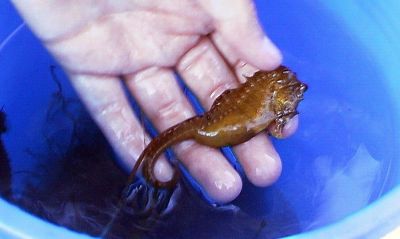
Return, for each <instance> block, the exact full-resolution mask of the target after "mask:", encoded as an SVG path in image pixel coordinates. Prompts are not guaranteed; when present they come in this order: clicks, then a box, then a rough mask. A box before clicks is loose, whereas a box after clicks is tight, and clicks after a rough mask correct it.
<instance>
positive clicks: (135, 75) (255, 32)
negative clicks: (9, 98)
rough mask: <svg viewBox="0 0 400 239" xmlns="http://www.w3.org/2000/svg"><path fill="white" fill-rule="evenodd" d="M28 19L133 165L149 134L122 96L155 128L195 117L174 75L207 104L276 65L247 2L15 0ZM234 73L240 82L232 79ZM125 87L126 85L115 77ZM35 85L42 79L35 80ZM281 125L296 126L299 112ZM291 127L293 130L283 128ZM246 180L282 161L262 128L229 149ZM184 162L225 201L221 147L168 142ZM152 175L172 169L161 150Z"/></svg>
mask: <svg viewBox="0 0 400 239" xmlns="http://www.w3.org/2000/svg"><path fill="white" fill-rule="evenodd" d="M12 3H13V4H14V5H15V7H16V8H17V10H18V11H19V12H20V14H21V16H22V17H23V18H24V20H25V22H26V24H27V25H28V26H29V27H30V29H31V30H32V31H33V32H34V33H35V35H36V36H37V37H38V38H39V39H40V40H41V41H42V42H43V44H44V46H45V47H46V48H47V49H48V50H49V52H50V53H51V54H53V56H55V59H57V61H58V62H59V63H60V64H61V65H62V66H63V68H64V70H65V71H66V73H67V74H68V76H69V78H70V80H71V83H72V85H73V86H74V87H75V90H76V92H77V93H78V95H79V96H80V98H81V100H82V101H83V103H84V104H85V105H86V107H87V109H88V111H89V113H90V115H91V116H92V118H93V119H94V120H95V122H96V124H97V125H98V126H99V128H100V129H101V130H102V132H103V133H104V135H105V136H106V138H107V139H108V141H109V142H110V144H111V145H112V147H113V149H114V150H115V152H116V153H117V154H118V155H119V158H120V159H121V160H120V163H121V165H122V166H123V167H124V168H125V169H126V170H127V171H130V170H131V169H132V167H133V165H134V164H135V162H136V160H137V159H138V158H139V156H140V154H141V152H142V151H143V150H144V148H145V145H146V143H148V142H150V137H149V136H148V135H147V134H145V133H144V130H143V128H142V124H141V122H140V120H138V119H136V118H135V116H134V113H133V111H132V108H131V106H130V104H129V101H128V100H127V97H126V95H125V93H128V94H130V95H131V96H133V97H134V98H135V99H136V101H137V102H138V103H139V104H140V106H141V108H142V110H143V111H144V113H145V114H146V115H147V116H148V118H149V119H150V120H151V121H152V123H153V124H154V126H155V127H156V128H157V130H159V131H160V132H162V131H164V130H166V129H168V128H169V127H171V126H172V125H175V124H177V123H179V122H182V121H183V120H186V119H188V118H191V117H193V116H194V115H195V112H194V111H193V109H192V107H191V105H190V103H189V102H188V100H187V99H186V97H185V95H184V94H183V93H182V91H181V90H180V87H179V85H178V84H177V82H176V80H175V78H174V71H175V72H177V73H179V75H180V76H181V77H182V79H183V80H184V82H185V83H186V85H187V86H188V87H189V88H190V89H191V90H192V91H193V92H194V93H195V94H196V96H197V98H198V99H199V100H200V102H201V104H202V105H203V107H204V108H205V109H209V108H210V107H211V105H212V102H214V100H215V99H216V97H217V96H218V95H220V94H221V93H222V92H223V91H225V90H226V89H229V88H235V87H237V86H238V85H239V84H240V83H241V82H240V79H241V80H244V78H243V77H242V75H247V76H250V75H252V73H254V72H255V71H257V70H272V69H274V68H276V67H277V66H279V65H280V64H281V54H280V52H279V50H278V49H277V48H276V47H275V46H274V45H273V44H272V42H271V41H270V40H269V39H268V38H267V36H266V35H265V34H264V32H263V31H262V28H261V27H260V25H259V23H258V21H257V16H256V11H255V8H254V4H253V3H252V1H249V0H219V1H215V0H196V1H194V0H168V1H165V0H121V1H115V0H96V1H94V0H63V1H54V0H12ZM238 79H239V80H238ZM122 81H123V82H124V83H126V85H127V86H128V91H124V89H123V87H122V86H121V85H122V84H121V82H122ZM32 84H41V82H40V79H32ZM291 122H292V123H290V124H287V125H286V126H285V128H284V130H283V132H284V136H288V135H290V134H291V133H293V132H294V131H295V129H296V125H297V119H296V117H294V118H293V120H291ZM290 125H291V126H290ZM233 150H234V152H235V154H236V155H237V156H238V158H239V161H240V163H241V165H242V166H243V169H244V172H245V174H246V176H247V178H248V179H249V180H250V182H252V183H253V184H254V185H257V186H268V185H270V184H272V183H273V182H274V181H275V180H276V179H277V178H278V177H279V175H280V172H281V161H280V158H279V155H278V153H277V152H276V151H275V149H274V147H273V146H272V144H271V142H270V141H269V140H268V139H267V137H265V135H262V134H259V135H257V136H255V137H254V138H252V139H251V140H249V141H246V142H245V143H243V144H240V145H237V146H235V147H233ZM174 151H175V153H176V155H177V157H178V158H179V160H181V163H182V164H183V165H184V166H185V167H186V168H187V169H188V171H189V172H190V174H191V175H192V176H193V177H194V178H195V179H196V181H197V182H199V184H200V185H201V186H202V188H203V189H204V192H206V193H207V194H208V195H209V197H210V198H212V199H214V200H215V201H216V202H220V203H226V202H229V201H231V200H233V199H234V198H236V197H237V195H238V194H239V193H240V191H241V189H242V180H241V178H240V176H239V174H238V173H237V172H236V171H235V169H234V168H233V167H232V166H231V165H230V164H229V162H227V160H226V159H225V158H224V156H223V155H222V154H221V153H220V151H219V150H216V149H214V148H210V147H206V146H202V145H200V144H198V143H195V142H193V141H186V142H184V143H180V144H177V145H175V146H174ZM154 173H155V176H156V177H157V178H158V179H159V180H161V181H168V180H169V179H170V178H171V177H172V175H173V168H172V167H171V166H170V165H169V164H168V162H167V161H166V159H165V157H164V156H163V155H161V157H160V159H159V160H157V163H156V165H155V172H154Z"/></svg>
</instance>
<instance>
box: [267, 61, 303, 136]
mask: <svg viewBox="0 0 400 239" xmlns="http://www.w3.org/2000/svg"><path fill="white" fill-rule="evenodd" d="M268 74H269V77H268V79H269V83H268V85H269V89H270V90H271V99H270V103H269V109H270V111H271V112H273V114H274V115H275V118H274V120H273V121H272V123H271V124H270V125H269V127H268V131H269V133H270V134H271V135H272V136H274V137H276V138H282V137H283V135H282V131H283V128H284V126H285V125H286V124H287V123H288V122H289V120H290V119H291V118H293V117H294V116H295V115H297V114H298V111H297V106H298V104H299V103H300V101H302V100H303V94H304V92H305V91H306V90H307V88H308V87H307V85H306V84H304V83H302V82H300V81H299V80H298V79H297V76H296V74H295V73H294V72H292V71H291V70H289V69H288V68H287V67H285V66H280V67H278V68H277V69H276V70H273V71H271V72H268Z"/></svg>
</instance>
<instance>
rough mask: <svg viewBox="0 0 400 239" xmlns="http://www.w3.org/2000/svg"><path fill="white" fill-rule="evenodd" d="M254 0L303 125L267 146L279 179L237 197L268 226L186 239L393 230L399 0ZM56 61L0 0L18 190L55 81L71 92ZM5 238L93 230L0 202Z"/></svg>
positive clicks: (32, 165) (63, 128)
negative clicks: (278, 165) (295, 88)
mask: <svg viewBox="0 0 400 239" xmlns="http://www.w3.org/2000/svg"><path fill="white" fill-rule="evenodd" d="M256 4H257V9H258V11H259V17H260V19H261V21H262V23H263V26H264V27H265V29H266V32H268V35H269V36H270V37H271V38H272V39H273V41H274V42H275V43H276V44H277V45H278V46H279V48H280V49H282V52H283V55H284V64H285V65H287V66H290V67H291V68H292V69H293V70H294V71H296V72H297V74H298V76H299V78H300V79H301V80H303V81H305V82H306V83H307V84H308V85H309V90H308V91H307V93H306V95H305V100H304V101H303V102H302V103H301V105H300V109H299V111H300V112H301V113H300V121H301V123H300V127H299V130H298V131H297V133H296V134H295V135H294V136H292V137H291V138H289V139H286V140H281V141H274V144H275V146H276V148H277V150H278V152H279V153H280V155H281V158H282V161H283V173H282V176H281V178H280V179H279V180H278V181H277V183H276V184H274V185H273V186H271V187H269V188H266V189H265V188H264V189H261V188H256V187H253V186H251V185H250V184H249V183H245V185H244V190H243V192H242V193H241V195H240V196H239V198H238V199H236V200H235V201H234V202H233V204H234V205H236V206H237V208H240V211H241V212H244V213H245V214H246V219H249V220H252V221H251V222H254V223H255V224H257V223H259V222H261V224H263V225H264V224H265V225H264V226H262V227H257V228H258V229H257V228H256V229H254V233H255V234H254V236H252V237H249V235H247V236H246V234H243V235H242V234H240V232H237V231H235V230H238V231H240V227H241V224H240V223H238V224H237V225H236V224H231V225H230V226H232V225H233V226H234V229H235V230H233V232H232V230H230V232H229V230H228V229H229V226H226V225H225V224H223V223H221V222H220V221H215V222H213V224H216V226H214V227H211V226H210V227H204V228H200V226H199V224H193V225H189V226H188V227H187V228H189V229H187V228H186V229H182V230H187V231H186V232H185V233H187V234H186V235H190V236H191V238H196V237H195V236H196V235H199V236H202V238H222V237H224V238H225V237H229V238H257V236H258V238H276V237H288V238H378V237H381V236H383V235H386V234H388V233H389V232H390V231H393V230H394V229H395V228H396V227H398V226H400V203H399V202H400V186H399V184H400V172H399V169H400V167H399V166H400V134H399V129H400V118H399V115H400V83H399V79H400V45H399V44H398V42H399V40H398V39H400V20H399V18H398V13H399V12H400V5H399V4H398V3H397V2H396V1H390V0H388V1H379V2H378V1H368V0H367V1H307V0H301V1H289V0H281V1H267V2H266V1H261V0H260V1H256ZM52 65H56V62H55V61H54V59H53V58H52V57H51V56H49V55H48V53H47V52H46V50H45V49H44V48H43V47H42V46H41V44H40V43H39V42H38V40H37V39H36V38H35V37H34V36H33V35H32V33H31V32H30V31H29V29H28V28H27V27H26V26H25V25H24V24H23V22H22V20H21V19H20V17H19V16H18V14H17V13H16V12H15V10H14V9H13V8H12V6H11V5H10V3H9V2H8V1H1V2H0V108H1V109H2V111H4V112H5V113H6V117H7V126H8V130H7V131H6V133H4V134H2V135H1V136H0V137H1V139H2V141H3V143H4V148H5V149H6V151H7V154H8V158H9V159H10V167H11V171H12V172H13V174H15V175H20V176H18V177H13V182H12V190H13V192H14V193H15V195H18V193H19V192H20V191H22V190H23V189H24V187H26V184H27V183H26V182H27V181H30V180H31V179H32V175H33V174H34V173H35V171H36V170H39V169H40V168H41V163H42V162H39V161H40V160H39V158H46V157H45V156H43V152H46V154H47V155H48V154H49V152H50V153H54V151H56V150H55V149H54V148H49V147H48V144H46V143H47V142H46V139H44V137H43V125H46V124H48V121H46V120H48V117H49V108H50V109H53V108H51V107H53V106H54V104H56V105H57V104H58V105H60V104H62V102H61V101H60V99H58V98H57V93H60V89H61V88H60V87H62V93H63V94H64V96H65V98H66V99H74V100H75V99H76V96H75V94H74V91H73V90H72V89H71V87H70V85H69V84H68V81H67V79H66V77H65V75H63V73H62V71H61V70H60V69H59V68H56V73H57V74H58V75H59V82H57V83H55V82H54V75H53V76H52V73H54V71H51V69H50V68H49V66H52ZM57 69H58V70H57ZM73 102H75V103H74V104H79V101H73ZM76 102H78V103H76ZM55 117H58V116H57V115H56V116H55ZM56 122H58V123H57V124H55V125H50V126H49V128H50V130H49V131H50V132H47V133H46V134H47V135H51V137H54V138H56V139H57V140H58V141H57V142H58V144H59V145H61V146H63V145H68V142H67V139H68V137H66V135H68V134H69V133H70V132H71V127H72V126H71V124H70V123H68V122H66V121H62V120H61V121H56ZM59 122H62V123H61V124H60V123H59ZM88 122H89V124H93V123H92V122H91V121H88ZM55 129H56V130H55ZM61 148H63V147H61ZM57 149H58V148H57ZM56 153H60V152H58V151H57V152H56ZM63 153H65V152H61V153H60V154H63ZM46 165H47V166H48V167H50V168H51V169H52V170H50V171H54V172H58V171H57V170H56V168H57V167H59V165H57V163H55V162H52V161H51V160H50V161H46ZM53 169H54V170H53ZM58 170H59V169H58ZM21 172H22V173H21ZM24 172H29V173H26V174H24ZM54 172H53V174H55V173H54ZM50 174H51V173H50ZM0 175H1V174H0ZM53 177H55V176H54V175H53ZM51 179H52V177H49V180H50V181H51ZM1 180H4V179H3V178H0V183H1V182H2V181H1ZM223 210H227V211H229V209H222V210H221V211H222V212H221V213H223ZM229 213H231V212H229ZM235 215H236V214H235ZM231 217H234V215H233V214H232V215H231ZM221 218H223V219H224V220H229V216H226V217H221ZM209 220H212V219H209ZM218 223H221V224H218ZM228 224H229V223H228ZM257 225H258V224H257ZM246 226H248V225H246ZM207 228H209V232H207V230H208V229H207ZM219 228H220V229H221V230H218V229H219ZM196 230H197V231H196ZM189 233H190V234H189ZM0 238H38V239H39V238H89V236H87V235H85V234H81V233H77V232H73V231H71V230H69V229H66V228H64V227H61V226H56V225H54V224H52V223H49V222H47V221H46V220H43V219H40V218H39V217H36V216H35V215H34V214H33V213H31V212H27V211H25V210H23V209H21V208H19V207H18V206H15V205H13V204H12V203H10V202H9V201H7V200H5V199H1V198H0ZM165 238H168V237H167V236H165Z"/></svg>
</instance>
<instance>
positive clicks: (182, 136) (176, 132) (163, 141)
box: [128, 116, 200, 188]
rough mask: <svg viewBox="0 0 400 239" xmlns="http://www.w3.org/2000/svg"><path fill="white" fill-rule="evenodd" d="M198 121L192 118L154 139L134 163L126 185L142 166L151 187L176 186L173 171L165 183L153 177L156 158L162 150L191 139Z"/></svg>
mask: <svg viewBox="0 0 400 239" xmlns="http://www.w3.org/2000/svg"><path fill="white" fill-rule="evenodd" d="M199 121H200V117H197V116H196V117H193V118H190V119H187V120H185V121H183V122H181V123H179V124H177V125H175V126H172V127H171V128H169V129H167V130H166V131H164V132H162V133H161V134H159V135H158V136H157V137H156V138H154V139H153V140H152V141H151V142H150V144H149V145H147V147H146V148H145V150H144V151H143V152H142V154H141V155H140V157H139V159H138V160H137V161H136V163H135V166H134V167H133V169H132V171H131V173H130V175H129V178H128V185H130V184H132V182H133V180H134V178H135V175H136V173H137V171H138V169H139V166H140V165H141V164H143V168H142V171H143V176H144V177H145V178H146V180H148V181H149V182H150V183H151V184H152V185H153V186H155V187H157V188H172V187H174V186H175V185H176V182H177V181H178V179H179V172H178V171H177V170H176V169H175V172H174V175H173V177H172V179H171V180H169V181H167V182H161V181H159V180H158V179H157V178H156V177H155V175H154V166H155V164H156V162H157V159H158V157H159V156H160V155H161V153H163V152H164V150H165V149H166V148H168V147H170V146H172V145H174V144H176V143H179V142H181V141H183V140H187V139H191V138H193V137H194V134H195V132H196V131H197V127H196V125H197V122H199Z"/></svg>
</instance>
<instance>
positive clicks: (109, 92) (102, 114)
mask: <svg viewBox="0 0 400 239" xmlns="http://www.w3.org/2000/svg"><path fill="white" fill-rule="evenodd" d="M70 79H71V82H72V84H73V86H74V87H75V89H76V91H77V93H78V94H79V96H80V98H81V100H82V101H83V103H84V104H85V105H86V107H87V109H88V110H89V113H90V115H91V116H92V117H93V119H94V120H95V122H96V123H97V125H98V126H99V127H100V129H101V130H102V132H103V133H104V135H105V136H106V138H107V140H108V141H109V143H110V144H111V145H112V147H113V149H114V150H115V152H116V153H117V154H118V155H119V156H120V157H121V159H122V166H123V167H124V168H126V169H128V170H131V169H132V167H133V165H134V163H135V162H136V160H137V158H138V157H139V155H140V154H141V152H142V151H143V149H144V146H145V145H144V142H149V137H148V136H147V135H146V134H145V133H144V130H143V129H142V127H141V124H140V122H139V121H138V120H137V119H136V118H135V116H134V113H133V112H132V109H131V107H130V105H129V102H128V101H127V99H126V97H125V94H124V91H123V88H122V86H121V82H120V81H119V79H118V78H116V77H111V76H94V75H75V74H72V75H70ZM155 172H156V177H157V178H158V179H159V180H161V181H167V180H169V179H170V178H171V177H172V173H173V171H172V168H171V166H170V165H169V164H168V162H167V161H166V159H165V158H164V157H163V158H162V159H161V160H159V163H158V165H156V170H155Z"/></svg>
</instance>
